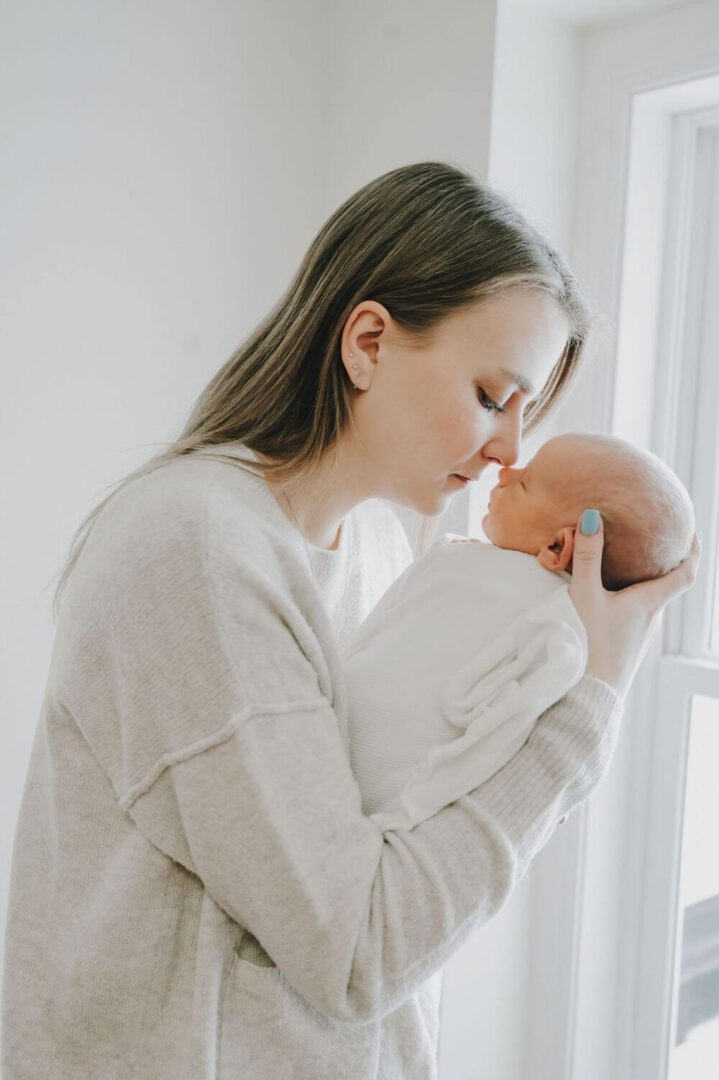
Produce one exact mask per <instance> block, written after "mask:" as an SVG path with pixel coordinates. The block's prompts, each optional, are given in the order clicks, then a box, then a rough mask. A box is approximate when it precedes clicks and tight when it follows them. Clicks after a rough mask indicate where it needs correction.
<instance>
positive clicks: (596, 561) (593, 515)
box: [570, 510, 604, 597]
mask: <svg viewBox="0 0 719 1080" xmlns="http://www.w3.org/2000/svg"><path fill="white" fill-rule="evenodd" d="M582 521H584V522H585V525H586V526H588V527H589V528H595V527H596V531H595V532H594V533H593V534H591V533H583V532H582ZM603 548H604V524H603V522H602V517H601V514H599V513H598V511H596V510H591V511H585V512H584V514H582V517H581V518H580V520H579V524H578V526H577V528H576V529H575V530H574V546H573V549H572V583H571V585H570V591H571V592H572V593H573V594H574V596H576V597H580V596H586V595H596V593H597V592H601V591H602V590H603V589H604V586H603V585H602V550H603Z"/></svg>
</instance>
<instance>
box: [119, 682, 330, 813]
mask: <svg viewBox="0 0 719 1080" xmlns="http://www.w3.org/2000/svg"><path fill="white" fill-rule="evenodd" d="M328 707H330V706H329V703H328V702H327V701H326V699H323V700H322V701H317V700H316V699H315V700H313V701H282V702H276V703H274V704H272V703H267V704H260V705H247V706H245V708H244V709H242V710H241V711H240V712H239V713H237V714H236V715H235V716H233V717H232V719H231V720H228V722H227V723H226V724H223V725H222V727H221V728H218V729H217V731H213V732H211V734H209V735H205V736H204V737H203V738H202V739H197V740H196V741H195V742H193V743H189V744H188V745H187V746H183V747H182V748H181V749H180V750H173V751H171V752H169V753H166V754H161V755H160V757H159V758H157V760H156V761H155V763H154V764H153V765H152V767H151V768H150V769H149V770H148V771H147V772H146V773H145V775H144V776H143V777H142V779H140V780H138V781H137V783H135V784H133V785H132V786H131V787H130V788H128V790H127V791H126V792H125V794H124V795H122V796H121V797H120V798H119V800H118V804H119V806H120V807H121V808H122V809H123V810H129V809H130V807H131V806H132V804H133V803H134V802H135V801H136V800H137V799H139V797H140V796H141V795H144V794H146V793H147V792H148V791H149V790H150V788H151V787H152V785H153V784H154V783H155V782H156V781H157V780H158V778H159V777H160V776H161V775H162V773H163V772H164V771H165V770H166V769H169V768H170V767H171V766H172V765H176V764H178V762H181V761H187V760H188V759H189V758H191V757H195V756H196V755H197V754H201V753H203V752H204V751H205V750H211V749H212V748H213V747H215V746H219V745H220V744H221V743H223V742H227V740H228V739H230V738H232V736H233V735H235V734H236V733H237V732H238V731H240V730H241V728H243V727H244V725H245V724H246V723H248V721H250V720H252V719H254V718H255V717H261V716H266V717H269V716H282V715H283V714H285V713H297V712H302V713H309V712H319V711H320V710H321V709H326V708H328Z"/></svg>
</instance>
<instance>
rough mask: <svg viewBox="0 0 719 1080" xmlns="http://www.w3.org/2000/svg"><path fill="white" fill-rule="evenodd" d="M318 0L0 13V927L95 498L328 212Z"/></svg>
mask: <svg viewBox="0 0 719 1080" xmlns="http://www.w3.org/2000/svg"><path fill="white" fill-rule="evenodd" d="M324 10H325V5H324V4H322V3H315V4H306V3H305V4H304V5H303V9H302V10H300V8H299V6H298V5H294V4H292V3H286V2H278V0H243V3H242V4H235V3H232V2H230V0H226V2H223V3H217V4H213V5H206V4H202V3H201V2H199V0H198V2H197V3H190V4H181V5H178V4H174V3H171V2H169V0H164V2H162V0H157V2H155V3H153V4H150V5H126V4H119V3H117V4H99V5H98V4H95V3H91V2H90V0H65V2H63V3H62V4H61V5H57V4H53V3H48V2H43V0H27V2H25V3H23V4H19V5H14V6H13V7H12V9H8V8H6V10H5V13H4V14H5V17H4V19H3V34H2V38H1V39H0V55H1V57H2V64H0V70H2V76H1V78H2V83H1V84H0V100H2V103H3V105H2V110H3V128H4V153H3V169H2V173H1V177H0V184H1V185H2V188H1V189H0V205H2V209H3V219H4V230H3V231H4V236H3V243H2V254H1V255H0V258H1V260H2V262H1V264H0V275H1V278H0V295H2V298H3V301H2V308H3V316H2V319H1V320H0V323H1V327H0V334H1V335H2V339H1V342H0V346H1V353H2V357H3V360H2V364H3V403H4V410H3V422H2V425H1V426H0V461H2V466H1V468H2V490H3V514H4V528H3V529H2V535H1V536H0V566H1V567H2V571H1V573H2V577H1V579H0V581H1V584H0V588H1V598H0V602H1V604H2V611H3V619H2V678H1V679H0V695H1V698H2V700H1V704H0V714H1V715H2V716H3V718H4V721H3V730H2V753H1V754H0V800H1V802H0V807H1V810H2V823H3V827H2V831H1V832H0V865H1V866H2V888H1V890H0V905H1V909H2V910H1V911H0V917H1V918H2V925H3V927H4V923H5V911H6V898H7V876H8V872H9V862H10V849H11V843H12V838H13V833H14V828H15V822H16V817H17V811H18V806H19V800H20V794H21V789H22V785H23V782H24V775H25V770H26V766H27V760H28V756H29V752H30V746H31V742H32V738H33V735H34V731H35V726H36V722H37V716H38V713H39V710H40V705H41V701H42V697H43V692H44V687H45V682H46V675H47V665H48V660H49V655H50V650H51V645H52V638H53V634H54V628H53V626H52V624H51V621H50V600H51V595H52V588H53V587H54V583H53V584H52V586H51V587H50V588H48V589H46V590H45V591H43V590H44V589H45V586H46V584H47V583H48V582H49V580H50V578H51V576H52V575H54V574H55V573H56V572H57V570H58V569H59V567H60V564H61V562H62V561H63V560H64V557H65V554H66V549H67V545H68V543H69V540H70V537H71V534H72V532H73V531H74V529H75V528H76V527H77V526H78V525H79V524H80V521H81V519H82V517H84V515H85V514H86V513H87V512H88V511H89V510H90V508H91V507H92V505H94V503H95V502H97V501H98V500H99V497H100V492H101V489H102V488H103V487H105V486H106V485H109V484H110V483H112V482H113V481H115V480H117V479H119V478H120V477H121V476H122V475H124V474H125V473H126V472H128V471H130V469H131V468H133V467H134V466H135V465H137V464H139V463H140V462H141V461H144V460H145V459H147V458H148V457H150V456H151V454H152V453H153V452H154V451H155V450H156V449H158V448H159V447H158V446H157V445H156V444H158V443H160V442H162V441H163V440H169V439H171V438H172V437H173V436H174V435H175V434H176V433H177V431H178V430H179V427H180V425H181V423H182V422H183V421H184V418H185V415H186V414H187V412H188V411H189V408H190V405H191V404H192V402H193V400H194V398H195V397H196V396H197V394H198V392H199V391H200V389H201V388H202V387H203V385H204V384H205V383H206V382H207V380H208V379H209V378H210V376H211V375H212V374H213V372H214V371H215V370H216V369H217V368H218V367H219V366H220V364H221V363H222V362H223V361H224V360H225V359H226V357H227V356H228V354H229V353H230V352H231V351H232V350H233V348H234V347H235V345H236V344H237V343H238V341H239V339H240V338H241V337H242V336H243V335H244V334H245V333H246V332H248V331H249V330H250V329H251V327H252V325H253V324H254V322H255V321H256V320H257V319H258V317H259V316H260V315H261V314H262V313H263V311H264V309H266V308H267V307H268V306H269V305H270V304H271V303H272V302H273V301H274V299H275V298H276V295H277V294H278V293H279V291H280V290H281V289H282V288H283V287H284V286H285V284H286V282H287V279H288V278H289V275H290V273H291V272H292V270H293V268H294V266H295V264H296V263H297V262H298V261H299V259H300V258H301V255H302V253H303V251H304V249H305V247H306V245H307V243H308V242H309V240H310V239H311V237H312V235H313V234H314V232H315V231H316V229H317V227H318V226H319V224H320V222H321V220H322V218H323V215H324V214H325V209H326V187H325V172H326V169H325V164H324V163H325V157H326V151H327V143H326V133H325V126H326V125H325V108H326V101H327V81H326V70H325V65H324V63H323V62H322V58H324V57H326V56H327V54H328V52H329V51H330V45H329V38H328V28H327V22H326V20H325V18H324Z"/></svg>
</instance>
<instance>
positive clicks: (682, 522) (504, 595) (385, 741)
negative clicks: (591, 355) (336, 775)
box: [343, 433, 695, 829]
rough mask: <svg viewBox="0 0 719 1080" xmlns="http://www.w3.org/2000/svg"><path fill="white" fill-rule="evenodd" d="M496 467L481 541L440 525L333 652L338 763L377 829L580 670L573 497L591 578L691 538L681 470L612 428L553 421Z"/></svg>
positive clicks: (505, 738) (640, 568) (659, 558)
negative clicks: (342, 739)
mask: <svg viewBox="0 0 719 1080" xmlns="http://www.w3.org/2000/svg"><path fill="white" fill-rule="evenodd" d="M499 476H500V479H499V483H498V484H497V486H496V487H495V488H494V489H493V490H492V492H491V497H490V503H489V511H488V513H487V514H486V515H485V517H484V518H483V520H482V528H483V530H484V532H485V535H486V536H487V537H488V538H489V540H490V543H484V542H481V541H478V540H475V541H473V542H468V541H466V538H460V537H456V536H454V535H453V534H451V533H445V534H444V535H443V536H441V537H440V538H439V539H438V540H437V541H435V543H434V544H433V545H432V546H431V547H430V549H429V550H428V551H427V552H426V553H425V554H424V555H423V556H422V557H421V558H419V559H416V560H415V562H413V563H412V565H411V566H409V567H408V568H407V570H405V572H404V573H403V574H401V575H400V577H399V578H397V580H396V581H395V582H394V583H393V584H392V585H391V586H390V588H389V589H388V590H387V591H386V592H385V593H384V595H383V596H382V597H381V599H380V601H379V603H378V604H377V605H376V606H375V607H374V608H373V610H372V611H371V612H370V614H369V616H368V617H367V618H366V619H365V620H364V622H363V623H362V624H361V626H360V627H359V628H358V630H357V631H356V633H355V634H354V636H353V637H352V639H351V640H350V641H349V642H348V643H347V645H346V646H345V648H344V651H343V660H344V670H345V675H346V684H347V701H348V731H349V739H350V756H351V763H352V769H353V772H354V775H355V777H356V779H357V782H358V785H359V787H360V791H361V794H362V804H363V809H364V812H365V813H366V814H369V815H372V816H373V817H374V818H375V819H376V821H377V823H378V824H379V825H380V827H381V828H383V829H397V828H412V827H413V826H414V825H416V824H418V823H419V822H420V821H423V820H424V819H425V818H427V817H431V816H432V815H433V814H435V813H436V812H437V811H438V810H440V809H441V808H442V807H443V806H446V805H447V804H448V803H450V802H453V801H455V800H456V799H458V798H459V797H460V796H461V795H464V794H466V793H467V792H469V791H471V790H472V789H473V788H475V787H477V786H478V785H479V784H481V783H482V782H483V781H484V780H486V779H487V778H488V777H489V776H491V775H492V774H493V773H494V772H496V771H497V770H498V769H500V768H501V767H502V766H503V765H504V764H506V763H507V761H509V759H510V758H511V757H513V756H514V754H516V753H517V751H518V750H519V749H520V747H521V746H522V745H523V744H524V743H525V742H526V740H527V739H528V737H529V735H530V733H531V730H532V727H533V726H534V724H535V723H536V721H537V720H538V719H539V717H540V715H541V714H542V713H543V712H544V711H545V710H546V709H548V708H549V707H550V706H551V705H553V704H554V703H555V702H556V701H558V700H559V699H560V698H561V697H563V696H564V695H565V694H566V693H567V692H568V691H569V690H571V688H572V687H573V686H574V685H575V684H576V683H577V682H578V681H579V679H580V678H581V677H582V674H583V673H584V669H585V667H586V662H587V638H586V631H585V629H584V624H583V623H582V621H581V619H580V618H579V615H578V614H577V611H576V609H575V607H574V604H573V603H572V600H571V598H570V596H569V585H570V582H571V567H572V551H573V545H574V532H575V529H576V528H577V527H578V521H579V518H580V517H581V514H582V512H583V511H584V510H585V509H586V508H587V507H596V508H597V509H598V510H599V512H600V513H601V515H602V520H603V525H604V549H603V557H602V580H603V584H604V587H605V588H606V589H613V590H616V589H619V588H623V587H625V586H627V585H630V584H633V583H634V582H638V581H644V580H647V579H649V578H654V577H658V576H660V575H662V574H665V573H667V572H668V571H669V570H671V569H673V568H674V567H675V566H677V565H678V564H679V563H680V562H681V561H682V560H683V559H685V558H686V557H687V555H688V554H689V550H690V548H691V544H692V538H693V535H694V529H695V523H694V510H693V506H692V503H691V499H690V498H689V495H688V494H687V491H686V489H685V488H684V486H683V485H682V483H681V481H680V480H679V479H678V477H677V476H676V475H675V474H674V473H673V472H672V471H671V470H670V469H669V468H668V467H667V466H666V465H665V464H664V463H663V462H662V461H661V460H660V459H659V458H657V457H656V456H655V455H654V454H651V453H649V452H648V451H644V450H640V449H638V448H636V447H634V446H632V445H631V444H630V443H628V442H625V441H624V440H622V439H619V438H616V437H613V436H604V435H582V434H574V433H572V434H567V435H560V436H557V437H556V438H553V439H550V440H549V441H548V442H547V443H545V444H544V445H543V446H542V447H541V448H540V450H539V451H538V452H537V454H536V455H535V456H534V458H533V459H532V460H531V461H530V462H529V463H528V464H527V465H526V466H524V467H523V468H517V469H509V468H506V469H501V470H500V474H499ZM458 540H460V541H461V540H464V541H465V542H463V543H462V542H459V543H458V542H457V541H458Z"/></svg>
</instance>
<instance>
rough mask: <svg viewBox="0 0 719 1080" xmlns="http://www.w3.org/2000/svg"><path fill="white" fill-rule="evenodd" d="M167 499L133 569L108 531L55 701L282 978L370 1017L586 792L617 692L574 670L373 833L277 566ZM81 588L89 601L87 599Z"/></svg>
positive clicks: (470, 921)
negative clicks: (483, 755)
mask: <svg viewBox="0 0 719 1080" xmlns="http://www.w3.org/2000/svg"><path fill="white" fill-rule="evenodd" d="M164 509H165V512H166V513H168V512H169V511H170V509H172V510H173V511H174V507H168V506H165V507H164ZM162 510H163V508H162V507H160V509H159V511H158V509H157V508H156V507H155V509H154V512H153V517H152V520H153V522H154V529H155V531H154V532H153V531H152V529H150V528H149V527H148V526H147V522H146V521H145V522H144V523H143V521H142V519H136V520H135V521H134V525H135V532H136V534H137V529H138V526H139V525H140V524H143V529H142V536H143V546H142V549H141V550H142V552H143V557H142V558H141V559H140V558H138V557H134V558H131V557H129V555H128V552H130V553H131V552H132V546H133V545H132V542H131V540H130V538H129V536H128V535H125V537H124V543H123V542H122V539H120V540H117V543H118V544H119V547H118V548H117V550H116V553H117V556H118V558H120V557H121V556H122V557H123V558H124V560H125V561H124V562H123V566H124V567H125V571H124V573H123V574H122V575H120V578H119V579H118V580H117V582H116V583H115V584H114V585H113V588H112V589H111V590H110V594H109V597H108V596H104V599H105V600H106V601H108V602H106V603H105V604H104V605H103V610H104V611H105V613H107V611H108V603H109V609H110V614H111V617H105V618H103V620H102V621H101V623H100V624H99V625H96V626H95V627H94V631H93V634H92V635H91V639H90V638H87V639H86V640H85V642H84V645H85V649H84V652H83V654H82V656H83V659H84V661H85V663H86V665H87V666H86V668H85V675H86V679H85V680H84V681H83V683H82V686H83V689H82V692H81V693H78V692H75V693H74V694H73V693H72V691H71V690H70V688H68V690H67V696H68V697H69V699H70V700H69V702H68V704H69V706H70V707H71V708H72V709H73V712H74V715H75V716H76V719H77V720H78V724H79V726H80V728H81V730H83V733H84V734H85V736H86V738H88V741H90V743H91V745H92V748H93V750H94V751H95V753H96V754H97V756H98V757H99V758H100V760H101V762H102V763H103V765H104V767H105V768H106V771H107V772H108V774H109V775H110V778H111V780H112V782H113V785H114V787H115V790H116V792H117V795H118V802H119V805H120V807H121V808H122V809H123V810H125V811H127V812H128V813H129V814H130V815H131V817H132V819H133V820H134V821H135V823H136V825H137V827H138V829H139V830H140V831H141V832H142V833H143V835H144V836H145V837H146V838H147V839H148V840H149V841H150V842H151V843H153V844H154V845H156V846H157V847H158V848H159V849H160V850H161V851H163V852H164V853H165V854H167V855H168V856H169V857H170V858H173V859H175V860H176V861H178V862H180V863H181V864H182V865H184V866H185V867H186V868H187V869H188V870H189V871H190V872H192V873H194V874H196V875H197V876H198V877H199V878H200V879H201V880H202V882H203V884H204V887H205V888H206V890H207V891H208V893H209V894H210V896H211V897H212V898H213V899H214V901H215V902H216V903H217V904H218V905H219V906H220V907H221V908H222V909H223V910H224V911H225V912H226V913H227V914H228V915H229V916H230V917H231V918H232V919H233V920H235V921H236V922H237V923H238V924H240V926H242V927H243V928H245V929H247V930H249V931H250V933H251V934H252V935H254V937H255V938H256V939H257V940H258V942H259V943H260V945H261V946H262V948H263V949H264V950H265V951H266V952H267V954H268V955H269V956H270V958H271V959H272V960H273V961H274V963H275V964H276V965H277V967H278V969H279V971H280V973H281V975H282V976H283V977H284V979H286V981H287V982H288V983H289V984H290V985H291V986H292V987H293V988H294V989H295V990H296V991H297V992H298V993H299V994H301V995H302V996H303V997H304V998H305V999H306V1000H307V1001H308V1002H309V1003H310V1004H311V1005H312V1006H314V1007H315V1008H316V1009H318V1010H319V1011H320V1012H322V1013H324V1014H326V1015H327V1016H329V1017H332V1018H334V1019H337V1020H341V1021H344V1022H347V1023H350V1024H353V1023H357V1024H361V1023H366V1022H368V1021H371V1020H373V1019H378V1018H381V1017H382V1016H384V1015H385V1014H386V1013H389V1012H390V1011H392V1010H393V1009H395V1008H396V1007H397V1006H398V1005H400V1004H401V1003H402V1002H403V1001H404V1000H406V999H407V998H408V997H409V996H410V995H411V994H412V993H413V992H414V991H415V990H416V989H417V988H418V987H419V986H420V985H421V984H422V983H423V982H424V981H425V980H426V979H427V978H428V977H429V976H430V975H431V974H433V973H434V972H435V971H437V970H438V969H439V968H440V967H441V966H442V965H443V964H444V963H445V962H446V961H447V959H448V958H449V957H450V956H451V955H452V953H453V952H454V951H455V950H456V949H457V948H458V947H459V946H460V945H461V944H462V943H463V942H464V941H465V940H466V939H467V937H468V936H469V935H470V934H471V933H472V932H473V931H474V930H475V929H476V928H477V927H479V926H480V925H481V924H482V923H484V922H486V921H487V920H488V919H490V918H491V917H492V916H493V915H494V914H496V913H497V912H498V911H499V909H500V908H501V907H502V905H503V904H504V903H505V902H506V900H507V898H508V897H509V895H510V893H511V892H512V889H513V888H514V886H515V884H516V883H517V881H518V880H519V879H520V878H521V877H522V876H523V875H524V873H525V872H526V870H527V869H528V866H529V864H530V862H531V860H532V858H533V857H534V856H535V855H536V854H537V852H538V851H539V850H540V849H541V848H542V847H543V845H544V844H545V843H546V841H547V840H548V839H549V837H550V836H551V834H552V832H553V831H554V828H555V827H556V824H557V821H558V819H559V817H560V816H561V815H562V814H565V813H567V812H569V811H571V810H572V809H573V808H574V807H576V806H577V805H578V804H580V803H581V802H582V801H583V800H585V799H586V798H587V797H588V796H589V795H590V794H591V792H592V791H593V789H594V788H595V786H596V784H597V783H598V782H599V780H600V779H601V777H602V775H603V774H604V771H605V769H606V767H607V765H608V762H609V760H610V757H611V753H612V751H613V747H614V744H615V741H616V735H617V729H618V725H619V720H620V715H621V705H620V702H619V699H618V698H617V696H616V695H615V693H614V691H613V690H612V689H611V688H610V687H609V686H607V685H606V684H605V683H602V682H600V681H599V680H597V679H594V678H591V677H588V676H585V677H583V678H582V679H581V681H580V682H579V683H578V684H577V685H576V687H575V688H574V689H573V690H572V691H571V692H570V693H568V694H567V695H566V696H565V697H564V698H563V699H562V700H561V701H559V702H558V703H557V704H556V705H554V706H553V707H552V708H551V709H549V710H547V712H546V713H544V714H543V715H542V717H541V718H540V719H539V721H538V722H537V724H536V725H535V727H534V729H533V731H532V733H531V735H530V737H529V739H528V740H527V742H526V743H525V745H524V746H523V747H522V748H521V749H520V750H519V752H518V753H517V754H516V755H515V756H514V757H513V758H512V759H511V760H510V761H509V762H508V763H507V764H506V765H505V766H504V767H503V768H502V769H500V771H499V772H497V773H496V774H495V775H493V776H492V777H491V778H490V779H489V780H487V781H486V782H485V783H483V784H481V785H480V786H479V787H477V788H476V789H474V790H473V791H471V792H469V793H468V794H467V795H464V796H462V797H461V798H460V799H458V800H457V801H456V802H453V803H451V804H450V805H448V806H446V807H444V808H442V809H441V810H440V811H439V812H438V813H437V814H435V815H434V816H433V817H431V818H429V819H428V820H426V821H423V822H422V823H420V824H419V825H417V826H416V827H415V828H413V829H411V830H407V831H403V830H398V831H384V832H382V831H381V830H380V829H379V828H378V826H377V825H376V824H375V823H374V822H373V821H371V820H370V818H368V817H366V816H365V815H364V814H363V812H362V808H361V797H360V791H359V788H358V786H357V783H356V781H355V779H354V777H353V775H352V772H351V768H350V764H349V760H348V758H347V755H346V753H345V749H344V746H343V744H342V741H341V737H340V732H339V729H338V721H337V716H336V714H335V712H334V710H333V707H332V703H331V687H330V685H329V684H328V676H327V672H326V671H324V670H323V669H322V665H321V663H320V659H319V656H318V653H317V649H316V639H315V636H314V634H313V632H312V627H311V625H309V624H307V623H306V622H305V621H304V620H303V618H302V617H300V616H299V615H298V614H296V612H297V611H299V608H298V607H297V603H296V601H297V599H298V596H297V595H296V594H295V595H293V594H292V590H290V591H289V593H288V591H287V590H286V589H285V590H283V589H281V588H279V587H278V586H277V585H276V583H273V579H274V578H275V577H276V575H277V574H280V573H281V571H282V568H281V566H280V564H278V566H277V567H274V568H269V569H268V566H269V564H260V563H258V561H257V552H251V553H250V555H248V553H247V552H246V551H243V550H241V547H242V535H238V534H237V533H236V532H235V531H234V529H233V523H232V522H231V521H230V520H223V519H222V518H221V516H220V517H215V518H213V522H212V524H211V528H210V532H209V537H208V536H207V535H206V534H205V533H204V532H202V533H197V531H196V530H195V529H194V528H191V527H190V526H189V524H188V522H187V521H186V522H185V525H184V526H183V527H181V528H179V529H178V527H177V521H175V527H174V528H173V529H172V530H168V529H165V530H164V532H163V529H162V525H161V522H162ZM158 515H159V516H158ZM168 536H169V537H170V538H171V540H168V539H167V537H168ZM112 537H113V534H112V533H111V531H110V530H109V529H108V531H107V533H106V535H105V541H106V545H108V544H110V543H111V542H112ZM163 537H164V538H165V539H164V540H163ZM100 539H102V537H101V538H100ZM230 541H231V543H230ZM248 543H249V541H248ZM198 544H202V545H206V548H203V552H202V557H200V556H198V555H197V550H196V549H197V545H198ZM136 550H138V549H137V547H136ZM190 555H192V557H190ZM243 555H244V556H245V557H244V558H243ZM250 556H251V557H250ZM104 580H105V582H106V581H107V574H106V572H105V575H104ZM96 585H97V579H93V578H92V577H89V578H88V579H87V581H86V584H85V586H84V588H85V593H84V596H85V599H86V600H87V599H89V598H90V597H93V599H94V603H95V604H96V605H97V603H98V602H99V598H98V596H97V593H96V590H95V587H96ZM297 588H299V586H297ZM82 597H83V592H82V583H81V587H80V592H79V593H78V594H77V595H76V602H77V603H80V602H81V600H82ZM75 614H76V615H77V614H78V612H77V611H76V612H75ZM88 653H89V655H88ZM78 662H79V661H78ZM73 685H75V684H74V683H73Z"/></svg>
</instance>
